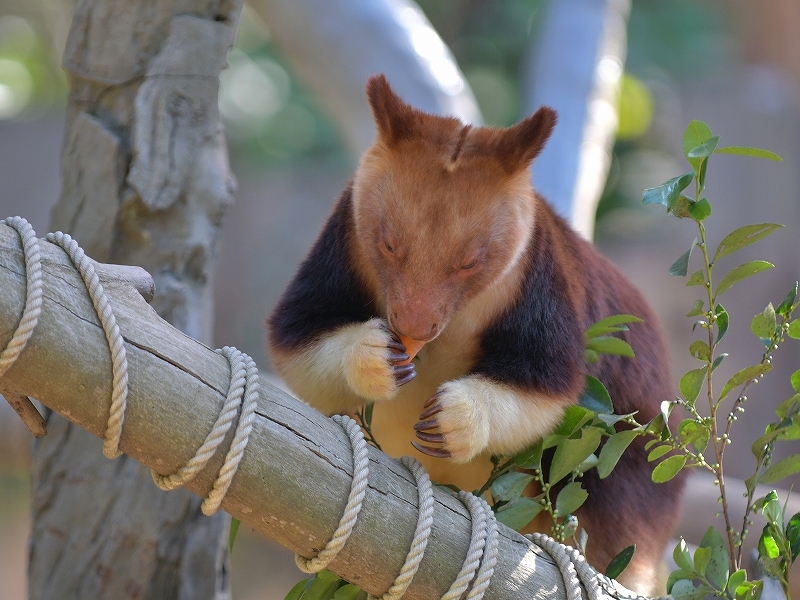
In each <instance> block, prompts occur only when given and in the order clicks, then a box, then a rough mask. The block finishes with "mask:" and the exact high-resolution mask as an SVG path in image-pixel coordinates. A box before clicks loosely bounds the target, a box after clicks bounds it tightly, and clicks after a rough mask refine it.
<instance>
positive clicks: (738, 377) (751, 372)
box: [719, 363, 772, 402]
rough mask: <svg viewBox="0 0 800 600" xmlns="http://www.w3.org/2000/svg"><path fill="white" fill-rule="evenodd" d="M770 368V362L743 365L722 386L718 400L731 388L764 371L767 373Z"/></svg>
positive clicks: (722, 398)
mask: <svg viewBox="0 0 800 600" xmlns="http://www.w3.org/2000/svg"><path fill="white" fill-rule="evenodd" d="M771 370H772V365H771V364H766V363H765V364H760V365H752V366H750V367H745V368H744V369H742V370H741V371H739V372H738V373H736V374H735V375H734V376H733V377H731V378H730V379H729V380H728V381H727V383H726V384H725V385H724V387H723V388H722V392H720V395H719V401H720V402H721V401H722V400H724V399H725V397H726V396H727V395H728V394H729V393H730V392H731V390H733V389H735V388H737V387H739V386H740V385H743V384H744V383H746V382H747V381H748V380H750V379H755V378H757V377H759V376H760V375H763V374H764V373H769V372H770V371H771Z"/></svg>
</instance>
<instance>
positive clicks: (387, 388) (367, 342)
mask: <svg viewBox="0 0 800 600" xmlns="http://www.w3.org/2000/svg"><path fill="white" fill-rule="evenodd" d="M342 358H343V361H344V373H345V378H346V379H347V383H348V385H349V386H350V387H351V388H352V389H353V391H354V392H355V393H356V394H358V395H359V396H361V397H363V398H366V399H367V400H389V399H391V398H393V397H394V396H395V394H396V393H397V388H398V387H399V386H401V385H403V384H406V383H408V382H409V381H411V380H412V379H414V377H415V376H416V371H415V369H414V364H413V363H411V364H405V365H399V364H397V363H400V362H403V361H406V360H408V354H406V348H405V346H403V344H402V342H400V340H399V339H398V338H397V336H396V335H395V334H394V333H392V331H390V330H389V328H388V327H387V326H386V323H384V321H383V320H382V319H371V320H369V321H367V322H366V323H363V324H361V325H359V326H357V327H355V328H353V330H352V332H351V339H350V340H349V343H348V344H347V346H346V347H345V350H344V356H343V357H342Z"/></svg>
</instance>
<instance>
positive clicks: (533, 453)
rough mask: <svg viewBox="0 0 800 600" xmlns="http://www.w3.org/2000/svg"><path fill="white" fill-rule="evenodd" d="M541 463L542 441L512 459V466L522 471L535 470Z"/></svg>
mask: <svg viewBox="0 0 800 600" xmlns="http://www.w3.org/2000/svg"><path fill="white" fill-rule="evenodd" d="M541 463H542V440H539V441H538V442H536V443H535V444H534V445H533V446H531V447H530V448H526V449H525V450H523V451H522V452H520V453H519V454H517V455H516V456H515V457H514V464H516V465H517V466H518V467H521V468H523V469H536V468H538V467H539V466H540V465H541Z"/></svg>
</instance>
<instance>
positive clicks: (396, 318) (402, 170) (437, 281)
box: [353, 75, 556, 341]
mask: <svg viewBox="0 0 800 600" xmlns="http://www.w3.org/2000/svg"><path fill="white" fill-rule="evenodd" d="M367 96H368V97H369V102H370V106H371V107H372V112H373V115H374V117H375V124H376V126H377V130H378V135H377V139H376V141H375V143H374V145H373V146H372V147H371V148H370V149H369V150H367V152H366V153H365V154H364V156H363V157H362V159H361V163H360V165H359V167H358V169H357V171H356V174H355V178H354V183H353V208H354V218H355V236H354V241H355V246H356V255H357V260H358V261H359V262H360V263H361V264H360V265H359V267H360V271H361V272H363V273H365V274H366V278H367V280H368V282H369V284H370V285H372V286H374V287H375V288H376V292H377V293H378V294H379V297H380V298H382V300H383V301H384V303H385V310H386V317H387V319H388V320H389V323H390V325H391V327H392V328H393V329H394V330H395V331H396V332H397V333H399V334H400V335H403V336H405V337H409V338H413V339H416V340H419V341H429V340H431V339H433V338H434V337H436V336H437V335H438V334H439V333H440V332H441V331H442V329H443V328H444V327H445V325H446V324H447V322H448V320H449V319H450V317H451V316H452V315H453V313H454V312H455V311H456V310H458V308H459V307H460V306H462V305H463V304H464V303H465V302H467V301H468V300H469V299H471V298H473V297H475V296H476V295H477V294H479V293H480V292H481V291H483V290H485V289H486V288H487V287H488V286H490V285H491V284H492V283H493V282H496V281H497V280H498V279H499V278H501V277H503V276H504V275H505V274H508V273H509V272H510V271H511V270H512V269H513V268H514V267H515V266H517V265H518V264H519V263H520V261H522V260H524V256H525V253H524V250H525V248H526V247H527V244H528V242H529V239H530V236H531V232H532V231H533V221H534V218H535V194H534V191H533V188H532V187H531V183H530V174H529V172H528V168H529V166H530V164H531V162H532V161H533V159H534V158H535V157H536V156H537V155H538V154H539V152H540V151H541V149H542V147H543V146H544V143H545V141H546V140H547V138H548V137H549V136H550V133H551V132H552V129H553V126H554V125H555V122H556V114H555V111H553V110H552V109H550V108H547V107H542V108H540V109H539V110H538V111H537V112H536V113H535V114H534V115H533V116H531V117H528V118H527V119H525V120H523V121H521V122H520V123H518V124H516V125H514V126H512V127H509V128H506V129H500V128H492V127H472V126H469V125H464V124H463V123H461V122H460V121H458V120H457V119H454V118H445V117H436V116H433V115H429V114H426V113H424V112H421V111H419V110H416V109H414V108H412V107H411V106H409V105H408V104H406V103H405V102H403V100H401V99H400V98H399V97H398V96H397V94H395V92H394V91H393V90H392V89H391V87H390V86H389V83H388V82H387V81H386V78H385V77H384V76H383V75H378V76H375V77H372V78H370V80H369V82H368V83H367Z"/></svg>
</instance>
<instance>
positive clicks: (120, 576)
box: [28, 0, 242, 600]
mask: <svg viewBox="0 0 800 600" xmlns="http://www.w3.org/2000/svg"><path fill="white" fill-rule="evenodd" d="M241 5H242V2H241V0H231V1H226V0H212V1H209V2H200V1H199V0H180V1H178V0H150V1H145V0H131V1H129V2H115V1H114V0H83V1H81V2H79V4H78V6H77V7H76V10H75V15H74V20H73V23H72V28H71V31H70V35H69V39H68V41H67V48H66V51H65V55H64V66H65V68H66V69H67V71H68V72H69V74H70V77H71V94H70V102H69V107H68V114H67V125H66V133H65V139H64V146H63V153H62V193H61V198H60V200H59V202H58V204H57V205H56V206H55V207H54V209H53V212H52V221H51V229H52V230H56V229H60V230H62V231H65V232H68V233H70V234H71V235H73V236H74V237H76V238H77V239H79V240H80V242H81V244H82V245H83V247H84V249H85V250H86V252H87V254H89V255H90V256H92V257H93V258H95V259H97V260H100V261H109V260H110V261H113V262H116V263H120V264H137V265H141V266H143V267H145V268H146V269H147V270H149V271H150V272H152V273H154V274H155V277H154V278H155V281H156V286H157V292H156V296H155V299H154V300H153V306H154V307H155V308H156V309H157V310H158V312H159V313H160V314H161V316H162V317H163V318H165V319H166V320H167V321H169V322H170V323H172V324H173V325H175V326H176V327H178V328H179V329H181V330H182V331H184V332H185V333H187V334H188V335H190V336H192V337H195V338H197V339H200V340H201V341H203V342H206V343H209V342H210V332H211V316H212V306H211V287H210V279H211V269H212V264H213V257H214V246H215V242H216V237H217V232H218V228H219V225H220V220H221V216H222V213H223V212H224V209H225V207H226V206H227V205H228V204H229V203H230V201H231V196H232V192H233V189H234V181H233V177H232V175H231V174H230V171H229V168H228V161H227V153H226V149H225V145H224V137H223V133H222V128H221V124H220V120H219V115H218V111H217V90H218V75H219V71H220V70H221V69H222V68H223V67H224V66H225V56H226V52H227V50H228V48H229V47H230V45H231V44H232V42H233V36H234V31H235V26H236V22H237V20H238V17H239V13H240V11H241ZM47 427H48V431H49V434H48V435H47V436H46V437H45V438H43V439H42V440H40V441H38V442H37V443H36V444H35V446H34V454H33V532H32V540H31V552H30V563H29V584H28V585H29V596H30V598H32V599H37V598H41V599H51V598H81V599H85V598H98V599H99V598H114V599H118V598H158V599H161V598H164V599H166V598H170V599H171V598H180V599H184V598H185V599H187V600H189V599H205V598H214V599H223V598H229V597H230V585H229V580H228V556H227V552H226V549H225V538H226V533H227V529H228V523H229V519H228V517H227V515H225V514H223V513H219V514H217V515H215V516H214V517H212V518H207V517H204V516H202V514H201V513H200V510H199V505H200V501H199V499H198V498H197V497H196V496H194V495H192V494H190V493H189V492H187V491H184V490H179V491H177V492H173V493H169V494H167V493H165V492H162V491H161V490H159V489H158V488H156V486H155V485H154V484H153V482H152V479H151V477H150V473H149V471H148V470H147V469H146V468H145V467H143V466H142V465H141V464H139V463H138V462H136V461H134V460H133V459H131V458H129V457H128V456H126V455H123V456H121V457H119V458H117V459H115V460H113V461H109V460H107V459H105V458H104V457H103V455H102V452H101V451H100V450H101V445H100V442H99V440H97V438H95V437H93V436H91V435H90V434H88V433H87V432H85V431H84V430H82V429H80V428H78V427H76V426H75V425H73V424H71V423H69V422H68V421H66V420H64V419H62V418H61V417H59V416H58V415H54V414H53V415H50V416H49V419H48V424H47Z"/></svg>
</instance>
